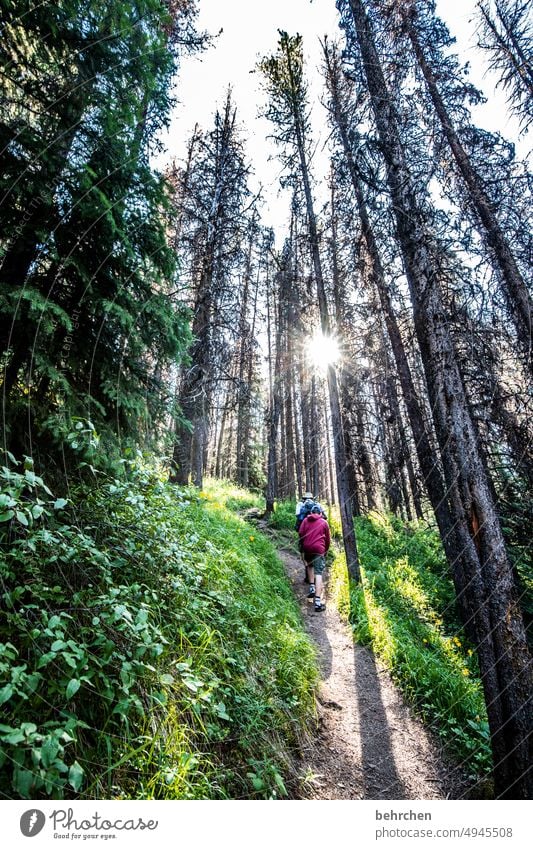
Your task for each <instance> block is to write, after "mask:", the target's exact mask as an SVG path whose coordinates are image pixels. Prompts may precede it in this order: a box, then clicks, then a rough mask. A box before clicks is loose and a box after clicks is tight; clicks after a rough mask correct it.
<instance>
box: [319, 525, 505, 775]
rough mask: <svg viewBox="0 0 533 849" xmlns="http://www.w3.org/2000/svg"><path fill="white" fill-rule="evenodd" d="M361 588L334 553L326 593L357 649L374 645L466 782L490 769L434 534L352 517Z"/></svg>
mask: <svg viewBox="0 0 533 849" xmlns="http://www.w3.org/2000/svg"><path fill="white" fill-rule="evenodd" d="M356 533H357V543H358V548H359V557H360V562H361V573H362V584H361V585H359V586H358V585H355V584H353V583H352V584H351V585H350V586H349V582H348V575H347V570H346V562H345V559H344V555H343V554H341V553H340V552H339V551H337V552H336V555H335V558H334V562H333V564H332V568H331V577H330V581H329V593H330V595H331V597H332V598H333V599H334V600H335V603H336V604H337V606H338V607H339V609H340V611H341V612H342V613H344V615H345V616H346V617H347V618H348V619H349V620H350V622H351V624H352V628H353V631H354V636H355V638H356V640H357V641H358V642H359V643H362V644H364V645H365V644H366V645H371V646H372V649H373V651H374V652H375V654H376V655H377V656H378V657H379V658H380V660H381V661H382V662H383V663H384V665H385V666H386V667H387V668H388V669H389V670H390V671H391V674H392V677H393V678H394V680H395V681H396V683H397V685H398V686H399V688H400V690H401V691H402V692H403V693H404V694H405V696H406V698H407V700H408V701H409V703H410V704H411V705H412V706H413V707H414V708H415V710H416V712H417V713H418V714H419V715H420V716H421V717H422V718H423V719H424V720H425V722H426V723H427V724H428V725H429V726H430V727H431V728H432V730H433V731H434V732H436V733H437V734H438V735H440V737H441V738H442V739H443V742H445V744H446V747H447V749H448V751H449V752H450V753H451V754H453V756H454V758H455V759H456V760H457V761H459V762H460V763H461V764H462V765H463V767H464V769H465V771H466V772H467V773H468V774H469V776H470V777H471V778H477V777H480V776H482V775H484V774H486V773H487V772H489V770H490V768H491V750H490V740H489V727H488V722H487V716H486V709H485V704H484V699H483V693H482V687H481V681H480V676H479V669H478V665H477V659H476V656H475V653H474V650H473V647H472V646H469V645H468V642H467V640H466V637H465V635H464V633H463V630H462V628H461V625H460V622H459V618H458V614H457V610H456V605H455V595H454V588H453V584H452V581H451V579H450V577H449V575H448V573H447V566H446V561H445V557H444V554H443V551H442V548H441V544H440V541H439V538H438V535H437V534H436V533H435V532H434V531H432V530H429V529H428V528H427V527H425V526H424V525H423V524H420V525H416V524H415V523H412V524H411V525H410V526H408V527H406V526H404V525H403V523H402V522H401V521H400V520H398V519H396V518H394V517H391V516H384V515H381V514H379V513H376V512H373V513H370V514H369V515H368V516H367V517H364V518H363V517H360V518H357V519H356Z"/></svg>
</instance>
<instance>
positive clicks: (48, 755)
mask: <svg viewBox="0 0 533 849" xmlns="http://www.w3.org/2000/svg"><path fill="white" fill-rule="evenodd" d="M58 751H59V742H58V741H57V740H55V739H54V738H53V737H48V739H47V740H45V741H44V743H43V745H42V748H41V760H42V763H43V766H44V767H46V768H48V767H49V766H50V765H51V764H52V762H53V760H54V758H55V756H56V755H57V753H58Z"/></svg>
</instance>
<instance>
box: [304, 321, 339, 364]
mask: <svg viewBox="0 0 533 849" xmlns="http://www.w3.org/2000/svg"><path fill="white" fill-rule="evenodd" d="M307 352H308V356H309V359H310V360H311V363H312V364H313V365H314V366H315V367H316V368H318V369H320V370H321V371H323V372H324V373H325V372H326V371H327V368H328V366H330V365H334V363H336V362H337V361H338V360H339V359H340V356H341V352H340V349H339V342H338V339H337V338H336V337H335V336H326V335H325V334H324V333H322V331H317V332H316V333H315V334H314V336H313V337H312V338H311V339H310V340H309V342H308V344H307Z"/></svg>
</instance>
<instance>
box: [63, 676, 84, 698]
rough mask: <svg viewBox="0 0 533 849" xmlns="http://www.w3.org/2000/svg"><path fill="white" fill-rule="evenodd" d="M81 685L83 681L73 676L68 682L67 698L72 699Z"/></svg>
mask: <svg viewBox="0 0 533 849" xmlns="http://www.w3.org/2000/svg"><path fill="white" fill-rule="evenodd" d="M80 687H81V681H79V680H78V679H77V678H71V679H70V681H69V682H68V684H67V689H66V691H65V695H66V697H67V699H71V698H72V697H73V696H75V695H76V693H77V692H78V690H79V689H80Z"/></svg>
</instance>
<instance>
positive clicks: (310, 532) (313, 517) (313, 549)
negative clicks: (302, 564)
mask: <svg viewBox="0 0 533 849" xmlns="http://www.w3.org/2000/svg"><path fill="white" fill-rule="evenodd" d="M299 534H300V539H301V540H302V547H303V550H304V552H305V553H306V554H325V553H326V551H327V550H328V548H329V544H330V536H329V525H328V523H327V522H326V520H325V519H324V518H323V517H322V516H321V515H320V513H309V515H308V516H306V517H305V519H304V520H303V522H302V524H301V525H300V530H299Z"/></svg>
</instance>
